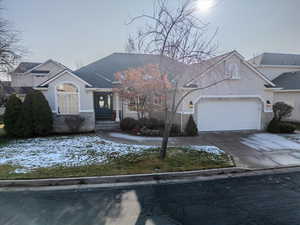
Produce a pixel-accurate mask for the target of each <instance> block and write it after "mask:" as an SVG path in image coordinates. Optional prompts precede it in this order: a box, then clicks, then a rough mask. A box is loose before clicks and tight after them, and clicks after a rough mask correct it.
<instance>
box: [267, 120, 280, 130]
mask: <svg viewBox="0 0 300 225" xmlns="http://www.w3.org/2000/svg"><path fill="white" fill-rule="evenodd" d="M279 123H280V122H279V121H277V120H275V119H273V120H271V122H270V123H269V125H268V127H267V131H268V132H270V133H280V126H279Z"/></svg>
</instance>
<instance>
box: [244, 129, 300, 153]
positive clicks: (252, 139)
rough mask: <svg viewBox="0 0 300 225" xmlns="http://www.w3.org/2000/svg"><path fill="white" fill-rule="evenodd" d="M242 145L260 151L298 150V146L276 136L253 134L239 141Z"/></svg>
mask: <svg viewBox="0 0 300 225" xmlns="http://www.w3.org/2000/svg"><path fill="white" fill-rule="evenodd" d="M241 142H242V143H243V144H245V145H247V146H249V147H251V148H254V149H256V150H262V151H274V150H275V151H276V150H299V151H300V144H299V143H296V142H294V141H292V140H289V139H287V138H286V137H284V136H280V135H276V134H267V133H262V134H254V135H250V136H249V137H247V138H243V139H242V141H241Z"/></svg>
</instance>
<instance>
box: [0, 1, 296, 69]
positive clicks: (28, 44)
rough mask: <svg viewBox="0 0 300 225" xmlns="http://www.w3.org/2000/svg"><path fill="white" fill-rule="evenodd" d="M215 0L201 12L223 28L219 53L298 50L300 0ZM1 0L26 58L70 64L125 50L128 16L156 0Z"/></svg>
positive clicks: (148, 7) (131, 27)
mask: <svg viewBox="0 0 300 225" xmlns="http://www.w3.org/2000/svg"><path fill="white" fill-rule="evenodd" d="M198 1H204V0H198ZM214 1H216V3H217V4H216V5H215V6H214V7H213V8H211V9H210V10H208V11H205V12H204V11H200V10H199V12H198V13H197V16H199V18H200V19H201V20H203V21H205V22H207V23H210V26H209V29H210V32H213V31H215V30H216V29H218V30H219V31H218V33H217V36H216V38H215V41H216V42H217V43H218V46H219V48H218V52H219V53H220V54H221V53H224V52H226V51H231V50H234V49H235V50H237V51H238V52H240V53H241V54H242V55H243V56H244V57H246V58H251V57H252V56H254V55H258V54H260V53H262V52H280V53H296V54H297V53H298V54H300V41H299V37H300V23H299V21H300V13H299V9H300V0H214ZM171 2H172V3H174V4H176V3H177V0H171ZM2 5H3V6H2V7H3V8H4V11H3V16H4V17H5V18H6V19H8V20H9V21H10V22H11V23H12V24H13V26H14V29H16V30H18V31H20V37H21V39H22V42H21V44H22V46H23V47H24V48H25V49H26V50H27V54H26V56H24V58H23V59H22V61H34V62H43V61H46V60H47V59H50V58H51V59H54V60H56V61H59V62H61V63H62V64H64V65H66V66H68V67H70V68H71V69H76V68H78V67H80V66H83V65H86V64H89V63H91V62H93V61H95V60H98V59H101V58H103V57H105V56H107V55H109V54H111V53H113V52H124V49H125V43H126V40H127V38H128V36H129V35H130V34H131V33H133V32H134V31H135V30H136V29H137V28H138V27H140V26H141V24H132V25H127V22H128V21H129V19H130V18H132V17H134V16H137V15H140V14H142V13H151V12H152V9H153V1H152V0H51V1H50V0H3V1H2Z"/></svg>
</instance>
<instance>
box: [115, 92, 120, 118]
mask: <svg viewBox="0 0 300 225" xmlns="http://www.w3.org/2000/svg"><path fill="white" fill-rule="evenodd" d="M119 107H120V102H119V93H116V122H120V109H119Z"/></svg>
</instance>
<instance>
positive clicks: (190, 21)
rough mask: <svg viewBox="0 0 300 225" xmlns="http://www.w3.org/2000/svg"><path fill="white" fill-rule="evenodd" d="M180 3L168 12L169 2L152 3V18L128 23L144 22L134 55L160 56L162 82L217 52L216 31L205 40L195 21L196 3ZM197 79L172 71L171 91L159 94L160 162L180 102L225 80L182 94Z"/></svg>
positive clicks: (203, 26) (195, 73) (202, 28)
mask: <svg viewBox="0 0 300 225" xmlns="http://www.w3.org/2000/svg"><path fill="white" fill-rule="evenodd" d="M181 2H182V1H178V6H177V7H176V8H172V7H170V1H168V0H157V1H155V3H154V7H153V11H154V12H153V14H152V15H147V14H143V15H140V16H137V17H135V18H133V19H132V20H131V21H130V22H129V24H131V23H133V22H135V21H137V20H139V21H140V20H144V22H145V25H144V28H143V29H140V30H138V31H137V33H136V35H135V46H136V47H135V49H137V50H138V52H142V53H149V54H155V55H159V56H160V60H159V61H160V62H159V65H160V69H161V71H162V73H161V74H162V77H161V79H162V80H163V79H164V74H169V71H168V69H170V68H171V70H172V69H173V70H174V68H175V67H176V66H178V64H180V63H181V64H182V67H184V65H187V64H188V65H189V64H198V65H201V63H202V62H204V61H205V60H207V59H209V58H211V57H212V56H213V55H214V53H215V51H216V49H217V46H216V45H215V44H213V42H214V37H215V36H216V33H217V31H216V32H215V33H214V34H213V35H210V37H208V24H207V23H204V22H202V21H201V20H200V19H199V18H198V17H197V14H196V13H197V6H196V1H195V0H186V1H185V2H184V3H181ZM172 3H174V2H173V1H172ZM131 42H132V41H131ZM166 62H168V63H166ZM191 67H192V66H191ZM200 77H201V73H200V72H199V69H195V70H192V69H189V72H188V73H187V74H185V75H183V73H182V70H180V69H179V70H178V73H176V71H175V72H173V73H172V74H171V75H170V76H169V79H170V81H171V82H172V88H167V87H165V89H164V90H165V91H164V93H163V94H164V98H163V99H164V103H163V104H164V121H165V131H164V135H163V141H162V144H161V151H160V157H161V159H164V158H165V156H166V151H167V146H168V139H169V134H170V129H171V126H172V124H173V121H174V117H175V115H176V112H177V110H178V108H179V106H180V105H181V104H182V102H183V101H184V99H185V98H186V97H187V96H189V95H190V94H192V93H193V92H195V91H198V90H201V89H206V88H209V87H211V86H214V85H217V84H218V83H220V82H223V81H224V80H225V79H227V78H224V77H222V78H219V79H214V80H211V81H210V82H203V84H202V85H200V86H198V87H194V88H191V89H190V90H187V91H185V92H182V87H183V86H184V84H185V83H192V81H194V80H195V79H199V78H200Z"/></svg>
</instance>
